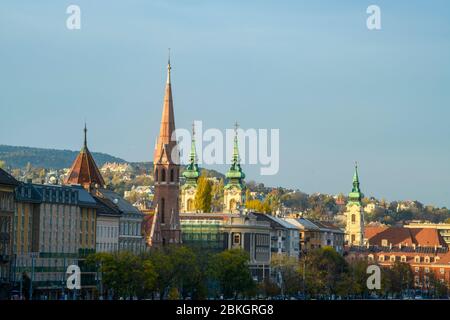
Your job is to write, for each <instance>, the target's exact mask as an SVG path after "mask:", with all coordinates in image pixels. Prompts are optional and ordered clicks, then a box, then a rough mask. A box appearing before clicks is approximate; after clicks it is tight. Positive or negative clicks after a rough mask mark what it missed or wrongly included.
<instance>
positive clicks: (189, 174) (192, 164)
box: [183, 123, 200, 185]
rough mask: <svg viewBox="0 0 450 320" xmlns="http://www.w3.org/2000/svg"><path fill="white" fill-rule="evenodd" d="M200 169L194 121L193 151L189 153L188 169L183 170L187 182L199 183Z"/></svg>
mask: <svg viewBox="0 0 450 320" xmlns="http://www.w3.org/2000/svg"><path fill="white" fill-rule="evenodd" d="M199 176H200V170H199V168H198V165H197V153H196V151H195V124H194V123H192V139H191V153H190V155H189V164H188V166H187V167H186V170H184V171H183V177H185V178H186V183H187V184H195V185H196V184H197V180H198V177H199Z"/></svg>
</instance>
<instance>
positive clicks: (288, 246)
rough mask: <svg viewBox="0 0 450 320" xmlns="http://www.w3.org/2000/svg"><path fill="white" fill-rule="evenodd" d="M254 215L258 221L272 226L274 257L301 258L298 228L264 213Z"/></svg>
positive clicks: (271, 239)
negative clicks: (278, 255)
mask: <svg viewBox="0 0 450 320" xmlns="http://www.w3.org/2000/svg"><path fill="white" fill-rule="evenodd" d="M254 215H255V216H256V219H257V221H265V222H268V223H269V224H270V229H271V230H270V241H271V245H270V247H271V251H272V255H273V254H280V255H285V256H288V257H293V258H297V259H298V258H299V255H300V241H299V230H298V228H297V226H294V225H292V224H290V223H289V222H288V221H286V220H283V219H281V218H278V217H275V216H272V215H268V214H262V213H254Z"/></svg>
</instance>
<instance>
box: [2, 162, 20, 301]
mask: <svg viewBox="0 0 450 320" xmlns="http://www.w3.org/2000/svg"><path fill="white" fill-rule="evenodd" d="M18 184H19V183H18V181H17V180H16V179H14V178H13V177H12V176H11V175H10V174H9V173H7V172H6V171H4V170H3V169H1V168H0V299H1V298H5V297H7V292H8V288H9V283H10V281H11V274H10V268H11V259H12V255H13V232H14V229H13V218H14V211H15V204H14V189H15V187H16V186H17V185H18Z"/></svg>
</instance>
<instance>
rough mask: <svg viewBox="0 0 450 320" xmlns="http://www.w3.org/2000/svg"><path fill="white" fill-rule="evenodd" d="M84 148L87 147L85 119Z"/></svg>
mask: <svg viewBox="0 0 450 320" xmlns="http://www.w3.org/2000/svg"><path fill="white" fill-rule="evenodd" d="M84 148H85V149H86V148H87V125H86V121H84Z"/></svg>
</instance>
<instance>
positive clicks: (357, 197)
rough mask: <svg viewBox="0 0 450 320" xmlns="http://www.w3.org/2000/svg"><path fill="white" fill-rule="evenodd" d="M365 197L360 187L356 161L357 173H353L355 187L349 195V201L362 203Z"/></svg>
mask: <svg viewBox="0 0 450 320" xmlns="http://www.w3.org/2000/svg"><path fill="white" fill-rule="evenodd" d="M363 197H364V194H363V193H362V192H361V189H360V187H359V176H358V163H357V162H355V173H354V174H353V188H352V192H350V193H349V195H348V198H349V202H358V203H360V202H361V200H362V198H363Z"/></svg>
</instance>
